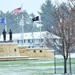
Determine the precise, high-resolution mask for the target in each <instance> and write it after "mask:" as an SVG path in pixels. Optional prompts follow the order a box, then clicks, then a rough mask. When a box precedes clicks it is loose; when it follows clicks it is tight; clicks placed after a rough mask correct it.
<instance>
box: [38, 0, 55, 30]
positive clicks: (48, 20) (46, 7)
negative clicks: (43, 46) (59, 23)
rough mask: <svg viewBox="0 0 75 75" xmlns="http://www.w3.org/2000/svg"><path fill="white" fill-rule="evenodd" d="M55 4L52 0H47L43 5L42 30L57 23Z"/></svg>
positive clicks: (41, 13) (41, 15)
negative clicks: (55, 20) (54, 12)
mask: <svg viewBox="0 0 75 75" xmlns="http://www.w3.org/2000/svg"><path fill="white" fill-rule="evenodd" d="M53 11H54V6H53V4H52V3H51V0H47V1H46V3H44V4H43V5H42V6H41V12H39V14H40V17H41V24H42V25H43V26H42V30H47V29H48V28H52V26H54V25H55V23H54V17H53V14H52V13H53Z"/></svg>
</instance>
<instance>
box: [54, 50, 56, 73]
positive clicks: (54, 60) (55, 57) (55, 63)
mask: <svg viewBox="0 0 75 75" xmlns="http://www.w3.org/2000/svg"><path fill="white" fill-rule="evenodd" d="M55 54H56V53H55V50H54V74H56V57H55Z"/></svg>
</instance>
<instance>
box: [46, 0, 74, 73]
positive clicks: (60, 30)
mask: <svg viewBox="0 0 75 75" xmlns="http://www.w3.org/2000/svg"><path fill="white" fill-rule="evenodd" d="M57 6H58V7H57V8H56V9H54V10H55V11H54V13H53V16H54V17H55V20H54V21H55V22H56V24H57V25H55V26H54V29H53V30H50V29H48V34H47V36H46V45H47V46H48V47H52V48H54V50H57V51H58V52H59V53H60V54H62V56H63V57H64V73H67V59H68V55H69V52H70V50H72V48H73V46H74V44H75V7H74V3H73V1H71V0H70V1H68V3H62V4H61V5H59V4H58V5H57ZM50 34H54V35H56V36H58V37H59V39H58V40H59V42H57V40H55V39H53V40H51V39H50V38H51V37H49V35H50ZM52 37H53V36H52Z"/></svg>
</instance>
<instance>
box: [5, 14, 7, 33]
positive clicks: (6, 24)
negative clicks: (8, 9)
mask: <svg viewBox="0 0 75 75" xmlns="http://www.w3.org/2000/svg"><path fill="white" fill-rule="evenodd" d="M5 31H6V32H7V22H6V14H5Z"/></svg>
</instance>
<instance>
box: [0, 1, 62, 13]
mask: <svg viewBox="0 0 75 75" xmlns="http://www.w3.org/2000/svg"><path fill="white" fill-rule="evenodd" d="M45 1H46V0H0V10H2V11H3V12H6V11H8V10H9V11H10V12H11V11H12V10H14V9H15V8H18V7H20V6H21V5H23V10H26V11H27V12H28V13H29V14H30V13H34V14H37V12H38V11H40V6H41V5H42V4H43V3H45ZM52 1H53V2H54V1H55V0H52ZM56 1H57V0H56ZM60 1H61V0H60Z"/></svg>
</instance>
